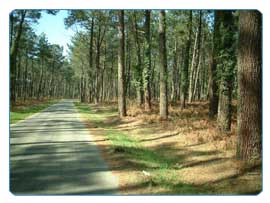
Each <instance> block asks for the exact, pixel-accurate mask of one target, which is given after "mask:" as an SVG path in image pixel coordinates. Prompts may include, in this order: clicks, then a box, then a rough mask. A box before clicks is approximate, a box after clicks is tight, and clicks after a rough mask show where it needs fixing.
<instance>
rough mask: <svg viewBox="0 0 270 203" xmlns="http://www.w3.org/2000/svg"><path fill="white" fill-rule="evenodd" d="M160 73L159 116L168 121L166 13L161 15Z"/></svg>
mask: <svg viewBox="0 0 270 203" xmlns="http://www.w3.org/2000/svg"><path fill="white" fill-rule="evenodd" d="M158 32H159V58H160V59H159V67H160V68H159V72H160V97H159V99H160V101H159V114H160V118H161V119H165V120H166V119H168V93H167V77H168V76H167V53H166V16H165V11H164V10H161V11H160V13H159V30H158Z"/></svg>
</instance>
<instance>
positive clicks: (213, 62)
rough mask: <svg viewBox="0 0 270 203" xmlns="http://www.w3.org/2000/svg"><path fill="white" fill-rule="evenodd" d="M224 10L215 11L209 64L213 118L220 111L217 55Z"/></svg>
mask: <svg viewBox="0 0 270 203" xmlns="http://www.w3.org/2000/svg"><path fill="white" fill-rule="evenodd" d="M221 14H222V11H215V22H214V34H213V48H212V53H211V56H210V64H209V93H208V94H209V117H210V118H213V117H215V116H216V115H217V112H218V97H219V95H218V78H217V56H218V52H219V43H220V38H221V36H220V35H221V33H220V23H221Z"/></svg>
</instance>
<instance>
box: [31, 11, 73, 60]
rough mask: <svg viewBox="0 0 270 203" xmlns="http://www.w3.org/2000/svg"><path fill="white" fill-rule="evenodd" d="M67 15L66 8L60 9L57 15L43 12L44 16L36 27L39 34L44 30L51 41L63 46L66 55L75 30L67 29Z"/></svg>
mask: <svg viewBox="0 0 270 203" xmlns="http://www.w3.org/2000/svg"><path fill="white" fill-rule="evenodd" d="M65 17H67V11H66V10H60V11H59V12H58V13H57V15H50V14H47V13H45V12H42V16H41V18H40V19H39V21H38V22H39V23H38V24H37V25H36V26H35V27H34V29H35V31H36V33H37V34H38V35H39V34H41V33H42V32H44V33H45V34H46V36H47V38H48V41H49V42H50V43H53V44H59V45H60V46H63V47H64V55H67V50H68V47H67V44H68V43H70V40H71V37H72V35H73V34H74V33H75V32H74V31H73V30H72V29H68V30H67V29H65V24H64V18H65Z"/></svg>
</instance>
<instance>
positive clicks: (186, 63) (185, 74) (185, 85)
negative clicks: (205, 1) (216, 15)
mask: <svg viewBox="0 0 270 203" xmlns="http://www.w3.org/2000/svg"><path fill="white" fill-rule="evenodd" d="M187 29H189V36H188V40H187V44H186V50H185V60H184V65H183V83H182V94H183V100H182V108H185V107H186V99H187V97H188V87H189V80H188V72H189V71H188V69H189V52H190V46H191V37H192V11H190V13H189V21H188V24H187Z"/></svg>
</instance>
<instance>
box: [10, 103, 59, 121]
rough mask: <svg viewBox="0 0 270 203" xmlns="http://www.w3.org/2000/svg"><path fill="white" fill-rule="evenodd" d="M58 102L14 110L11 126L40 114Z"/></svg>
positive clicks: (11, 114)
mask: <svg viewBox="0 0 270 203" xmlns="http://www.w3.org/2000/svg"><path fill="white" fill-rule="evenodd" d="M57 102H58V100H50V101H45V102H42V103H38V104H34V105H28V106H20V107H18V108H13V109H12V110H11V111H10V124H14V123H17V122H18V121H20V120H24V119H26V118H27V117H29V116H31V115H32V114H35V113H38V112H40V111H42V110H44V109H46V108H47V107H49V106H50V105H52V104H55V103H57Z"/></svg>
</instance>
